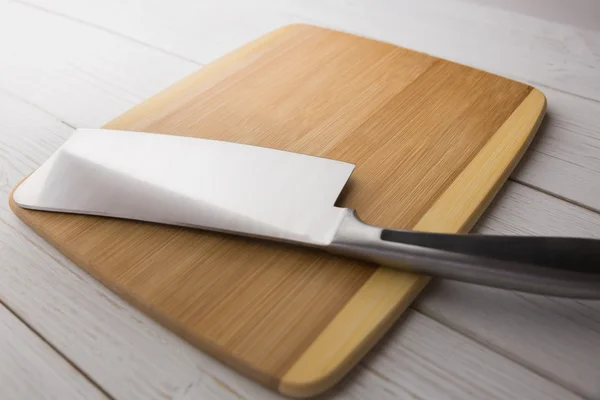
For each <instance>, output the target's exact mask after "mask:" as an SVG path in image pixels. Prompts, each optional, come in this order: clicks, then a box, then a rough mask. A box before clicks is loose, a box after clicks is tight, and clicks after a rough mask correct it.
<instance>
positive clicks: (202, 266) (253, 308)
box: [11, 25, 545, 396]
mask: <svg viewBox="0 0 600 400" xmlns="http://www.w3.org/2000/svg"><path fill="white" fill-rule="evenodd" d="M544 110H545V98H544V96H543V95H542V94H541V93H540V92H539V91H537V90H535V89H532V88H531V87H529V86H527V85H524V84H522V83H518V82H515V81H511V80H508V79H505V78H501V77H498V76H495V75H492V74H489V73H486V72H483V71H479V70H475V69H472V68H469V67H466V66H462V65H458V64H455V63H451V62H448V61H444V60H440V59H437V58H434V57H431V56H428V55H426V54H421V53H417V52H413V51H409V50H406V49H402V48H399V47H396V46H393V45H390V44H386V43H381V42H377V41H373V40H369V39H365V38H361V37H357V36H352V35H349V34H345V33H341V32H336V31H332V30H327V29H322V28H317V27H313V26H306V25H292V26H289V27H285V28H282V29H280V30H278V31H275V32H273V33H271V34H269V35H267V36H265V37H262V38H260V39H258V40H256V41H254V42H252V43H250V44H248V45H246V46H245V47H243V48H240V49H238V50H236V51H235V52H233V53H230V54H229V55H227V56H225V57H223V58H221V59H220V60H218V61H216V62H214V63H212V64H210V65H208V66H207V67H205V68H203V69H201V70H200V71H198V72H196V73H193V74H192V75H190V76H188V77H187V78H184V79H183V80H181V81H180V82H178V83H177V84H175V85H173V86H172V87H170V88H168V89H166V90H165V91H163V92H161V93H159V94H158V95H156V96H154V97H152V98H150V99H148V100H146V101H144V102H142V103H141V104H139V105H138V106H136V107H134V108H133V109H131V110H130V111H128V112H126V113H125V114H123V115H122V116H121V117H119V118H117V119H115V120H114V121H112V122H110V123H109V124H107V125H106V126H105V127H107V128H111V129H124V130H140V131H149V132H157V133H164V134H174V135H185V136H194V137H204V138H212V139H220V140H227V141H235V142H239V143H247V144H255V145H261V146H267V147H273V148H278V149H283V150H289V151H296V152H301V153H307V154H312V155H317V156H325V157H330V158H336V159H339V160H343V161H348V162H351V163H354V164H356V165H357V168H356V170H355V172H354V174H353V175H352V177H351V179H350V183H349V185H348V187H347V188H346V190H345V191H344V193H343V195H342V196H341V198H340V199H339V201H338V205H339V206H344V207H350V208H355V209H357V210H358V213H359V215H360V216H361V218H362V219H363V220H365V221H366V222H368V223H372V224H377V225H384V226H387V227H392V228H414V229H420V230H432V231H433V230H443V231H448V232H456V231H465V230H468V229H470V227H471V226H472V224H473V223H474V222H475V221H476V219H477V218H478V217H479V215H480V214H481V212H482V211H483V210H484V209H485V207H486V206H487V204H488V203H489V201H490V200H491V199H492V197H493V196H494V194H495V193H496V191H497V190H498V189H499V187H500V186H501V184H502V183H503V182H504V180H505V179H506V178H507V176H508V174H509V173H510V171H511V170H512V168H513V167H514V166H515V163H516V161H518V159H519V158H520V156H521V155H522V153H523V151H524V150H525V149H526V147H527V145H528V144H529V141H530V139H531V138H532V136H533V134H534V133H535V131H536V129H537V127H538V125H539V122H540V120H541V118H542V115H543V113H544ZM11 207H12V209H13V211H14V212H15V213H16V214H17V215H18V216H19V217H20V218H21V219H22V220H24V221H25V222H26V223H27V224H28V225H30V226H31V227H32V228H33V229H34V230H35V231H36V232H38V233H39V234H40V235H41V236H42V237H44V238H45V239H46V240H48V241H49V242H50V243H52V244H54V245H55V246H56V247H57V248H59V249H60V251H61V252H63V253H64V254H65V255H66V256H68V257H69V258H71V259H72V260H73V261H74V262H75V263H77V264H78V265H80V266H81V267H82V268H84V269H85V270H86V271H88V272H89V273H91V274H92V275H93V276H95V277H97V278H98V279H99V280H101V281H102V282H103V283H104V284H106V285H107V286H108V287H110V288H111V289H113V290H115V291H116V292H117V293H119V294H120V295H122V296H123V297H124V298H126V299H127V300H129V301H130V302H131V303H133V304H134V305H136V306H137V307H139V308H140V309H142V310H143V311H145V312H146V313H148V314H149V315H151V316H153V317H154V318H156V319H157V320H158V321H160V322H161V323H163V324H164V325H166V326H167V327H169V328H170V329H171V330H173V331H174V332H176V333H178V334H180V335H181V336H182V337H184V338H186V339H187V340H189V341H190V342H191V343H193V344H195V345H197V346H198V347H200V348H201V349H203V350H205V351H207V352H209V353H210V354H212V355H214V356H215V357H217V358H219V359H221V360H222V361H224V362H225V363H227V364H229V365H231V366H233V367H234V368H236V369H237V370H239V371H241V372H242V373H244V374H246V375H248V376H250V377H252V378H253V379H255V380H257V381H258V382H261V383H263V384H265V385H267V386H269V387H272V388H277V389H278V390H280V391H281V392H283V393H285V394H289V395H294V396H307V395H311V394H315V393H318V392H320V391H323V390H325V389H326V388H327V387H329V386H331V385H332V384H333V383H335V382H336V381H337V380H339V379H340V378H341V377H342V376H343V374H344V373H345V372H346V371H347V370H348V369H349V368H351V366H352V365H354V363H356V362H357V361H358V360H359V359H360V357H361V356H362V355H363V354H364V353H365V352H366V351H368V349H369V348H370V347H371V346H372V345H373V344H374V343H375V342H376V340H377V339H378V338H379V337H380V336H381V335H382V334H383V333H384V332H385V331H386V329H387V328H388V327H389V326H390V325H391V324H392V323H393V322H394V321H395V320H396V319H397V318H398V316H399V315H400V314H401V313H402V311H403V310H404V309H405V308H406V307H407V306H408V304H409V303H410V301H412V299H413V298H414V297H415V296H416V295H417V293H418V292H419V291H420V289H421V288H422V287H423V286H424V285H425V283H426V282H427V278H425V277H420V276H415V275H411V274H404V273H400V272H396V271H394V272H392V271H389V270H387V269H383V268H379V269H377V268H374V266H373V265H368V264H365V263H360V262H352V261H350V260H348V259H343V258H339V257H335V256H332V255H327V254H324V253H322V252H318V251H315V250H307V249H303V248H295V247H291V246H286V245H281V244H275V243H269V242H265V241H259V240H252V239H246V238H240V237H232V236H227V235H223V234H218V233H211V232H203V231H199V230H192V229H185V228H179V227H171V226H163V225H157V224H149V223H140V222H135V221H125V220H116V219H108V218H100V217H89V216H80V215H64V214H56V213H45V212H39V211H30V210H24V209H21V208H19V207H17V206H16V205H15V204H14V203H12V204H11Z"/></svg>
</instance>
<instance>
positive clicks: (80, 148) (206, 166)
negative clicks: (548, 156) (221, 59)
mask: <svg viewBox="0 0 600 400" xmlns="http://www.w3.org/2000/svg"><path fill="white" fill-rule="evenodd" d="M354 167H355V166H354V165H353V164H350V163H346V162H342V161H337V160H332V159H327V158H321V157H314V156H309V155H305V154H298V153H292V152H286V151H281V150H275V149H270V148H265V147H259V146H252V145H245V144H238V143H231V142H223V141H216V140H208V139H198V138H189V137H182V136H172V135H163V134H154V133H147V132H131V131H115V130H104V129H78V130H76V131H75V132H74V133H73V134H72V136H71V137H70V138H69V139H68V140H67V141H66V142H65V143H64V144H63V145H62V146H61V147H60V148H59V149H58V150H57V151H56V152H55V153H54V154H53V155H52V156H51V157H50V158H49V159H48V160H47V161H46V162H45V163H44V164H43V165H42V166H41V167H40V168H39V169H37V170H36V171H35V172H33V173H32V174H31V175H30V176H29V177H27V178H26V179H25V180H24V181H23V182H22V183H21V185H20V186H19V187H18V188H17V189H16V190H15V192H14V194H13V199H14V201H15V202H16V203H17V204H18V205H19V206H20V207H23V208H29V209H34V210H43V211H51V212H63V213H76V214H89V215H99V216H106V217H114V218H125V219H133V220H140V221H148V222H155V223H162V224H171V225H179V226H186V227H192V228H197V229H207V230H214V231H220V232H226V233H231V234H237V235H245V236H251V237H258V238H263V239H270V240H277V241H285V242H290V243H294V244H298V245H305V246H311V247H318V248H321V249H323V250H325V251H329V252H332V253H336V254H340V255H344V256H349V257H354V258H358V259H361V260H365V261H369V262H372V263H376V264H378V265H383V266H388V267H391V268H397V269H400V270H402V271H407V272H414V273H421V274H427V275H431V276H435V277H441V278H447V279H454V280H459V281H464V282H470V283H475V284H481V285H486V286H494V287H499V288H504V289H511V290H519V291H525V292H532V293H539V294H547V295H555V296H567V297H578V298H600V267H599V266H600V241H599V240H594V239H587V238H562V237H523V236H488V235H472V234H462V235H461V234H439V233H426V232H414V231H406V230H392V229H385V228H380V227H375V226H371V225H368V224H365V223H364V222H362V221H361V220H360V219H359V218H358V216H357V213H356V212H355V211H354V210H351V209H344V208H339V207H336V206H335V205H334V203H335V201H336V199H337V197H338V196H339V194H340V192H341V190H342V189H343V187H344V185H345V184H346V182H347V181H348V179H349V178H350V175H351V173H352V171H353V169H354Z"/></svg>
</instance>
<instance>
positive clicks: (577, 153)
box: [513, 88, 600, 211]
mask: <svg viewBox="0 0 600 400" xmlns="http://www.w3.org/2000/svg"><path fill="white" fill-rule="evenodd" d="M543 90H544V94H545V95H546V98H547V99H548V112H547V114H546V117H545V119H544V122H543V124H542V126H541V128H540V130H539V132H538V133H539V134H538V135H537V136H536V139H535V142H534V143H533V145H532V146H531V149H530V151H528V153H527V155H526V156H525V158H524V159H523V162H522V163H521V165H520V168H518V170H517V171H515V174H513V179H515V180H516V181H518V182H523V183H525V184H527V185H529V186H532V187H536V188H539V189H542V190H543V191H545V192H548V193H552V194H554V195H556V196H558V197H561V198H564V199H568V200H570V201H572V202H574V203H577V204H581V205H584V206H585V207H588V208H591V209H594V210H596V211H598V210H600V118H599V115H600V103H599V102H595V101H589V100H586V99H582V98H579V97H576V96H573V95H570V94H566V93H561V92H558V91H556V90H552V89H547V88H544V89H543Z"/></svg>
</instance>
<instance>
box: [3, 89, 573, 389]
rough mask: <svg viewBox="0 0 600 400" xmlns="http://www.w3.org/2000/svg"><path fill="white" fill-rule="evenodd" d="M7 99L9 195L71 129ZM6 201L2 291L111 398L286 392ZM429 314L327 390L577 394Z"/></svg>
mask: <svg viewBox="0 0 600 400" xmlns="http://www.w3.org/2000/svg"><path fill="white" fill-rule="evenodd" d="M0 107H1V108H2V109H3V110H8V111H9V112H7V113H3V114H2V117H1V118H0V130H1V131H3V132H12V134H13V135H12V137H11V138H9V139H6V141H4V142H2V143H1V145H0V148H7V146H8V145H10V149H11V153H10V154H14V155H15V156H14V157H11V158H7V157H5V158H3V159H2V160H1V161H0V168H1V171H2V172H1V173H0V175H1V176H4V177H6V179H5V181H6V184H5V185H3V186H2V187H3V194H2V196H3V197H4V198H5V199H6V197H5V196H6V195H7V193H8V189H9V188H10V187H12V186H13V185H14V184H16V183H17V182H18V181H19V179H20V177H21V176H22V174H23V172H26V171H31V170H33V169H34V168H35V167H37V166H38V165H39V164H40V163H41V162H43V161H44V160H45V159H46V158H47V157H48V156H49V155H50V154H51V153H52V152H53V151H54V150H56V147H57V146H58V145H59V144H60V143H61V142H62V141H63V140H64V137H65V136H66V135H68V133H69V131H70V128H69V127H67V126H65V125H64V124H61V123H60V122H59V121H58V120H57V119H55V118H53V117H52V116H50V115H48V114H46V113H43V112H41V111H39V110H37V109H35V108H34V107H32V106H31V105H28V104H26V103H24V102H22V101H17V100H15V99H14V98H10V97H7V96H3V95H0ZM6 127H9V128H10V129H6ZM32 146H33V147H32ZM0 204H1V206H0V223H1V224H2V229H0V243H2V247H0V252H1V253H0V256H1V257H2V259H4V260H6V263H5V265H4V275H3V279H2V280H0V293H2V297H3V299H5V300H6V301H7V303H8V304H10V305H11V307H12V308H13V309H15V311H16V312H18V313H19V315H21V316H22V317H23V318H25V319H26V320H27V321H28V322H29V323H31V324H32V325H33V327H34V328H35V329H36V330H38V331H39V332H40V333H41V334H42V335H43V336H44V337H45V338H46V339H47V340H49V341H50V342H51V343H52V344H53V346H55V347H56V348H58V349H59V350H60V351H61V352H62V353H63V354H65V355H66V356H67V357H68V358H69V359H70V360H72V361H73V362H74V363H75V364H76V365H78V367H79V368H81V369H82V370H83V371H85V373H86V374H88V375H89V376H92V377H93V378H94V380H95V381H97V382H98V383H99V384H100V385H102V387H103V388H104V389H105V390H106V391H107V392H108V393H109V394H110V395H111V396H113V397H116V398H131V399H137V398H144V399H145V398H148V399H159V398H164V397H173V398H178V399H193V398H198V397H203V398H204V397H208V396H214V397H216V398H229V397H234V396H239V397H242V398H264V399H270V398H273V399H274V398H280V397H278V396H276V395H275V394H274V393H273V392H271V391H268V390H266V389H264V388H262V387H260V386H258V385H256V384H254V383H252V382H250V381H249V380H247V379H245V378H243V377H241V376H239V375H238V374H236V373H234V372H233V371H231V370H230V369H229V368H226V367H224V366H223V365H221V364H219V363H218V362H216V361H215V360H214V359H212V358H211V357H208V356H206V355H205V354H203V353H201V352H199V351H197V350H195V349H194V348H192V347H191V346H190V345H189V344H187V343H185V342H184V341H183V340H181V339H180V338H178V337H176V336H175V335H173V334H172V333H170V332H168V331H167V330H166V329H163V328H161V327H160V326H158V325H157V324H156V323H155V322H153V321H152V320H150V319H149V318H147V317H145V316H144V315H142V314H141V313H139V312H137V311H135V310H133V309H132V308H131V307H130V306H128V305H127V304H126V303H125V302H124V301H123V300H121V299H120V298H118V297H117V296H116V295H114V294H113V293H111V292H110V291H108V290H106V289H105V288H104V287H103V286H102V285H100V284H99V283H98V282H97V281H96V280H95V279H93V278H91V277H90V276H89V275H87V274H85V273H83V272H82V271H81V270H80V269H79V268H77V267H75V266H74V265H73V264H72V263H70V262H69V261H68V260H66V259H65V258H64V257H63V256H62V255H60V254H59V253H58V251H56V249H54V248H53V247H51V246H49V245H48V244H47V243H45V242H44V241H43V240H42V239H40V238H39V237H38V236H36V235H34V234H33V233H32V232H31V231H30V230H29V229H28V228H27V227H25V226H24V225H23V224H22V223H20V222H19V221H18V220H17V219H16V217H14V216H13V215H12V213H10V212H9V211H8V210H7V207H6V202H2V203H0ZM423 321H427V320H426V319H425V320H423V319H422V318H418V317H413V318H412V319H411V320H410V321H409V323H403V324H401V325H400V328H398V329H396V330H394V331H393V332H392V333H391V334H390V335H389V337H390V338H398V340H401V341H403V342H402V343H401V344H394V345H388V344H387V343H388V342H385V343H383V344H381V345H380V346H379V347H378V348H377V349H376V350H375V351H374V352H372V353H371V355H370V356H369V358H368V359H367V362H366V363H365V364H363V365H362V366H361V367H359V368H358V369H357V370H356V371H355V372H354V373H353V374H352V376H351V377H349V379H347V380H346V381H345V382H344V383H343V385H342V386H340V388H339V389H336V390H335V391H333V392H332V393H330V394H329V395H328V397H330V398H364V396H366V395H367V394H368V393H379V394H381V396H383V398H398V397H401V398H402V397H404V398H410V397H415V396H417V395H418V396H420V397H422V398H439V397H443V396H444V395H445V393H446V391H448V390H450V391H451V392H452V393H457V396H458V397H460V398H465V399H468V398H481V396H482V395H487V393H488V390H487V389H486V387H487V386H488V384H489V382H499V383H500V384H502V383H504V386H505V388H506V390H507V391H508V392H507V393H508V396H509V397H511V398H517V397H519V396H520V394H521V390H523V388H524V387H525V386H527V387H529V389H527V392H525V393H533V392H535V391H538V392H539V393H549V392H552V393H557V394H558V395H560V396H563V398H565V399H569V398H573V396H572V395H570V394H569V393H566V392H565V391H564V390H563V389H561V388H560V387H559V386H557V385H555V384H552V383H550V382H549V381H547V380H544V379H540V378H539V377H538V376H536V375H535V374H534V373H532V372H530V371H528V370H526V369H523V368H522V367H520V366H519V365H517V364H515V363H512V362H508V361H506V360H504V359H503V358H502V357H498V356H497V355H496V354H494V353H493V352H490V351H489V350H486V349H484V348H483V347H482V346H479V345H476V344H474V343H473V342H472V341H470V340H464V339H460V335H458V336H457V335H456V334H455V333H452V331H450V330H448V329H446V328H441V327H438V325H436V324H433V325H434V329H431V328H427V327H424V328H419V326H420V325H421V324H423ZM427 324H428V326H431V323H430V322H427ZM409 325H410V327H412V328H410V329H416V331H412V332H413V333H412V334H411V336H410V337H411V338H410V340H406V339H402V338H403V337H405V336H403V335H404V334H403V332H404V329H406V327H408V326H409ZM449 337H450V338H452V341H448V340H449V339H448V338H449ZM457 338H459V339H458V340H459V341H458V343H459V345H460V348H461V349H462V351H460V352H452V353H450V354H449V355H448V356H447V357H446V356H444V354H447V353H445V352H444V350H439V349H437V348H435V349H432V350H431V351H429V350H428V349H431V347H430V345H431V343H435V344H436V345H439V346H440V347H441V348H442V349H444V348H445V349H453V348H456V343H457V342H456V341H455V340H457ZM388 340H389V339H388ZM406 354H410V358H407V357H406ZM390 357H391V358H392V359H395V360H397V361H394V362H393V364H394V365H396V363H398V365H399V366H398V367H395V368H394V369H393V371H394V376H389V373H390V372H389V368H388V366H387V364H386V362H389V360H390ZM371 360H382V361H377V362H375V361H371ZM386 360H387V361H386ZM408 360H417V362H418V364H419V365H421V366H422V367H419V369H415V368H414V364H413V363H412V362H408ZM373 363H379V364H377V366H373V365H375V364H373ZM432 363H433V364H432ZM440 363H441V364H440ZM455 363H456V364H458V365H461V369H463V368H464V369H465V370H466V371H475V370H476V371H477V372H478V374H477V375H473V374H472V373H470V372H464V373H463V372H461V371H460V370H459V371H455V373H456V374H458V377H460V379H461V380H460V381H457V375H452V374H450V375H448V373H446V372H444V371H447V370H453V369H456V368H455V367H454V365H455ZM432 366H433V368H434V371H436V372H435V373H434V374H433V375H432V374H431V372H427V371H429V368H431V367H432ZM382 376H384V377H382ZM415 376H417V377H419V378H418V379H417V378H415ZM428 377H429V378H428ZM432 383H433V384H432ZM232 391H233V393H234V394H232V393H231V392H232ZM533 398H535V393H533Z"/></svg>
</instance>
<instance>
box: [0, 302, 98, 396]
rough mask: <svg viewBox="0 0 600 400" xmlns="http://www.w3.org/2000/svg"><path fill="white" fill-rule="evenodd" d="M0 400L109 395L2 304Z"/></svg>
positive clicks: (0, 323)
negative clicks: (0, 399)
mask: <svg viewBox="0 0 600 400" xmlns="http://www.w3.org/2000/svg"><path fill="white" fill-rule="evenodd" d="M0 398H2V399H7V400H8V399H41V398H44V399H75V398H76V399H106V396H104V394H103V393H102V392H101V391H100V390H98V388H96V387H95V386H94V385H93V384H91V383H90V382H89V381H88V380H87V379H86V378H85V377H84V376H83V375H81V373H79V372H78V371H77V370H76V369H75V368H73V366H72V365H70V364H69V363H68V362H67V361H66V360H65V359H64V358H62V357H61V356H60V355H59V354H58V353H56V352H55V351H54V350H53V349H52V348H51V347H50V346H48V344H46V343H44V341H42V339H40V338H39V337H38V336H37V335H36V334H35V333H33V332H32V331H31V330H29V328H27V326H26V325H25V324H23V323H22V322H21V321H19V320H18V319H17V317H15V316H14V315H13V314H12V313H11V312H10V311H9V310H8V309H7V308H6V307H4V306H3V305H2V304H1V303H0Z"/></svg>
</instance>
